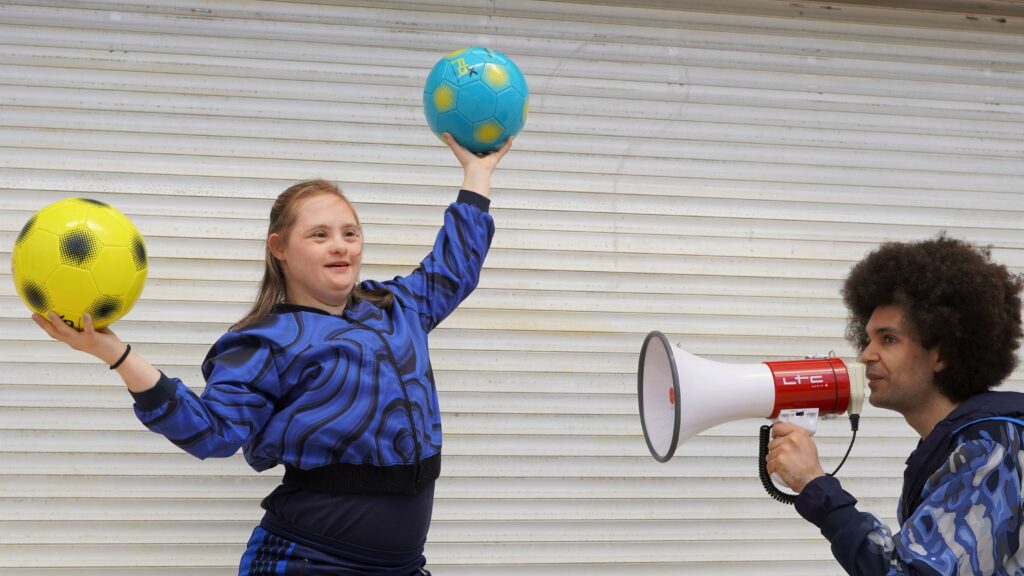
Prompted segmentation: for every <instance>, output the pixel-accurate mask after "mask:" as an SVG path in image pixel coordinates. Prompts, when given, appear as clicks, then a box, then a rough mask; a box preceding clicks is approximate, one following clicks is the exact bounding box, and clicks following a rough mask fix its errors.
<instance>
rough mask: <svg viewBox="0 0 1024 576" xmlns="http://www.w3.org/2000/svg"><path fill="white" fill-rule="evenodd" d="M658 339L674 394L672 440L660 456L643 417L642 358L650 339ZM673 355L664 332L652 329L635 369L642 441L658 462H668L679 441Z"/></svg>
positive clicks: (645, 354)
mask: <svg viewBox="0 0 1024 576" xmlns="http://www.w3.org/2000/svg"><path fill="white" fill-rule="evenodd" d="M654 339H658V341H659V343H660V344H661V345H662V346H664V347H665V354H666V355H667V356H668V365H669V367H670V368H671V369H672V392H673V393H674V394H675V399H676V402H675V406H674V410H675V418H674V419H673V420H674V423H673V426H672V441H671V442H669V445H668V452H667V453H666V454H665V455H664V456H662V455H660V454H658V452H657V450H655V449H654V445H652V444H651V437H650V434H648V433H647V420H646V418H644V359H646V358H647V347H648V346H650V344H651V341H653V340H654ZM674 358H675V356H674V355H673V354H672V345H671V344H670V343H669V341H668V338H666V337H665V335H664V334H662V333H661V332H659V331H657V330H652V331H651V332H650V333H649V334H647V338H645V339H644V345H643V348H641V349H640V367H639V369H638V370H637V396H638V397H639V399H640V424H641V426H643V429H644V441H645V442H647V449H648V450H650V452H651V456H654V459H655V460H657V461H658V462H668V461H669V459H670V458H672V455H673V454H675V453H676V444H678V442H679V418H680V414H681V413H680V408H679V405H680V402H681V398H680V396H679V373H678V372H677V371H676V363H675V360H674Z"/></svg>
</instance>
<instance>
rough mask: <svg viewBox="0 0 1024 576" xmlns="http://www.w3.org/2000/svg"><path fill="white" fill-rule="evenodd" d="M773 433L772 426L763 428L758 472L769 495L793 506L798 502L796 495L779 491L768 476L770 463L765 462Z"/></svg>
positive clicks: (758, 453) (759, 447)
mask: <svg viewBox="0 0 1024 576" xmlns="http://www.w3.org/2000/svg"><path fill="white" fill-rule="evenodd" d="M771 433H772V427H771V426H768V425H767V424H765V425H764V426H761V437H760V441H759V446H758V451H757V456H758V458H757V471H758V473H759V474H760V476H761V485H763V486H764V489H765V492H768V495H769V496H771V497H772V498H774V499H776V500H778V501H779V502H782V503H783V504H793V503H794V502H796V494H786V493H785V492H783V491H782V490H779V488H778V487H777V486H775V483H774V482H772V479H771V477H770V476H769V475H768V463H767V462H765V458H766V457H767V456H768V441H769V439H770V438H771Z"/></svg>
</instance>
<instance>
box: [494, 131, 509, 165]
mask: <svg viewBox="0 0 1024 576" xmlns="http://www.w3.org/2000/svg"><path fill="white" fill-rule="evenodd" d="M511 149H512V138H511V137H509V138H508V139H507V140H505V143H504V144H502V145H501V148H498V150H497V151H495V152H493V153H492V158H493V159H494V163H495V164H497V163H498V162H499V161H500V160H501V159H502V158H504V157H505V154H508V151H509V150H511Z"/></svg>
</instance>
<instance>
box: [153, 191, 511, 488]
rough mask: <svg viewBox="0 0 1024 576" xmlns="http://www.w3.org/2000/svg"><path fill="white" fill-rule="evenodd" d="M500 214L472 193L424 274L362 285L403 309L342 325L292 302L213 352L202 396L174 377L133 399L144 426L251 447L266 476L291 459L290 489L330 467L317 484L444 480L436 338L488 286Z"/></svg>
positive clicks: (217, 446)
mask: <svg viewBox="0 0 1024 576" xmlns="http://www.w3.org/2000/svg"><path fill="white" fill-rule="evenodd" d="M488 205H489V200H488V199H486V198H484V197H483V196H480V195H478V194H476V193H473V192H469V191H466V190H463V191H461V192H460V193H459V198H458V200H457V201H456V202H454V203H453V204H451V206H449V208H448V210H447V211H446V212H445V216H444V226H443V227H442V229H441V231H440V233H439V234H438V237H437V241H436V242H435V244H434V247H433V250H432V251H431V253H430V254H429V255H428V256H427V257H426V258H425V259H424V260H423V261H422V263H421V264H420V266H419V267H418V268H416V270H415V271H413V272H412V274H410V275H409V276H405V277H398V278H395V279H394V280H390V281H385V282H364V283H363V286H364V287H366V288H369V289H379V288H381V287H384V288H387V289H388V290H390V291H391V292H392V293H393V294H394V304H393V305H392V307H391V309H389V310H387V309H382V308H380V307H377V306H376V305H373V304H371V303H369V302H366V301H357V302H355V303H353V304H352V305H350V306H349V307H348V308H347V309H346V310H345V312H344V314H343V315H340V316H335V315H331V314H328V313H327V312H324V311H322V310H317V309H313V308H306V307H302V306H294V305H287V304H285V305H280V306H278V308H277V309H276V310H275V313H273V314H271V315H270V316H269V317H268V318H267V319H266V320H264V321H262V322H259V323H256V324H254V325H250V326H248V327H245V328H242V329H240V330H237V331H231V332H228V333H227V334H225V335H224V336H222V337H221V338H220V340H218V341H217V343H216V344H214V346H213V348H212V349H211V350H210V352H209V354H208V355H207V357H206V360H205V362H204V363H203V376H204V377H205V379H206V388H205V390H204V391H203V393H202V394H201V395H198V396H197V395H196V394H195V393H193V392H192V391H191V390H189V388H187V387H186V386H185V385H184V384H183V383H182V382H181V381H180V380H178V379H176V378H169V377H167V376H162V377H161V379H160V381H159V383H158V384H157V386H156V387H155V388H152V389H150V390H147V391H146V392H143V393H141V394H137V395H135V398H136V405H135V412H136V415H137V416H138V418H139V420H141V421H142V423H143V424H145V425H146V426H147V427H148V428H149V429H150V430H152V431H154V432H157V433H159V434H163V435H164V436H166V437H167V438H168V439H169V440H170V441H171V442H173V443H174V444H176V445H177V446H178V447H180V448H181V449H183V450H185V451H187V452H189V453H190V454H193V455H195V456H197V457H199V458H207V457H211V456H214V457H216V456H230V455H232V454H234V453H235V452H236V451H237V450H238V448H239V447H242V448H243V450H244V453H245V458H246V460H247V461H248V462H249V464H250V465H251V466H252V467H253V468H254V469H256V470H259V471H262V470H266V469H268V468H272V467H274V466H275V465H277V464H280V463H283V464H285V467H286V475H285V482H286V483H287V482H288V478H289V474H291V475H292V476H293V477H294V476H297V475H298V476H301V475H302V474H304V473H305V471H308V470H311V469H317V468H319V469H321V470H323V469H324V468H322V467H329V468H330V470H331V471H332V474H329V475H327V476H326V480H324V478H320V477H317V478H308V479H307V482H305V485H306V486H307V487H308V486H311V483H312V485H315V484H316V482H318V481H320V482H326V483H327V485H323V486H316V488H317V489H322V490H324V491H325V492H332V493H340V494H345V493H351V494H361V493H362V494H373V493H415V492H416V491H417V490H418V489H419V488H421V487H422V486H424V485H425V484H426V483H428V482H430V481H432V480H434V479H435V478H437V475H438V473H439V472H440V452H441V412H440V410H439V408H438V401H437V391H436V389H435V387H434V378H433V373H432V371H431V366H430V359H429V357H428V352H427V334H428V332H430V331H431V330H432V329H433V328H434V327H435V326H437V324H438V323H439V322H441V320H443V319H444V318H445V317H446V316H448V314H450V313H451V312H452V311H453V310H455V308H456V306H458V304H459V303H460V302H462V300H463V299H464V298H465V297H466V296H468V295H469V293H470V292H472V290H473V289H474V288H475V287H476V285H477V281H478V279H479V275H480V269H481V267H482V266H483V262H484V258H485V256H486V255H487V250H488V247H489V246H490V241H491V237H492V236H493V234H494V223H493V220H492V219H491V216H490V214H488V213H487V208H488ZM339 479H341V480H339Z"/></svg>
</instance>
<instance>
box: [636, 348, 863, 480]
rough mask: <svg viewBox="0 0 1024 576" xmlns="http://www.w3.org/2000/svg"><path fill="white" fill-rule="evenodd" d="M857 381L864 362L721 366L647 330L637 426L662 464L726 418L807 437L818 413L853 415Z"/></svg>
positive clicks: (858, 398) (858, 400)
mask: <svg viewBox="0 0 1024 576" xmlns="http://www.w3.org/2000/svg"><path fill="white" fill-rule="evenodd" d="M864 381H865V377H864V365H862V364H854V363H851V364H850V365H849V366H847V365H846V364H844V363H843V361H842V360H840V359H839V358H836V357H834V356H827V357H817V358H805V359H801V360H784V361H779V362H763V363H760V364H725V363H721V362H715V361H712V360H707V359H704V358H699V357H697V356H694V355H693V354H690V353H689V352H686V351H685V350H682V349H681V348H679V347H677V346H672V345H671V344H669V341H668V338H666V337H665V335H664V334H662V333H661V332H659V331H657V330H654V331H652V332H651V333H649V334H648V335H647V338H646V339H644V344H643V348H641V350H640V366H639V369H638V373H637V392H638V394H639V401H640V422H641V424H642V426H643V430H644V439H646V441H647V448H648V449H649V450H650V451H651V455H652V456H654V458H655V459H656V460H657V461H659V462H668V460H669V459H670V458H672V455H673V454H674V453H675V451H676V447H677V446H678V445H679V444H680V443H682V442H685V441H686V440H689V439H690V438H692V437H693V436H695V435H697V434H699V433H700V432H703V431H704V430H707V429H709V428H712V427H714V426H717V425H719V424H723V423H725V422H729V421H731V420H739V419H744V418H769V419H775V420H786V421H790V422H794V423H796V424H798V425H800V426H803V427H804V428H806V429H808V431H809V432H811V433H812V434H813V432H814V429H815V427H816V424H817V418H818V416H826V415H837V414H842V413H844V412H847V411H848V412H850V414H859V413H860V409H861V406H862V405H863V403H864Z"/></svg>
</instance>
